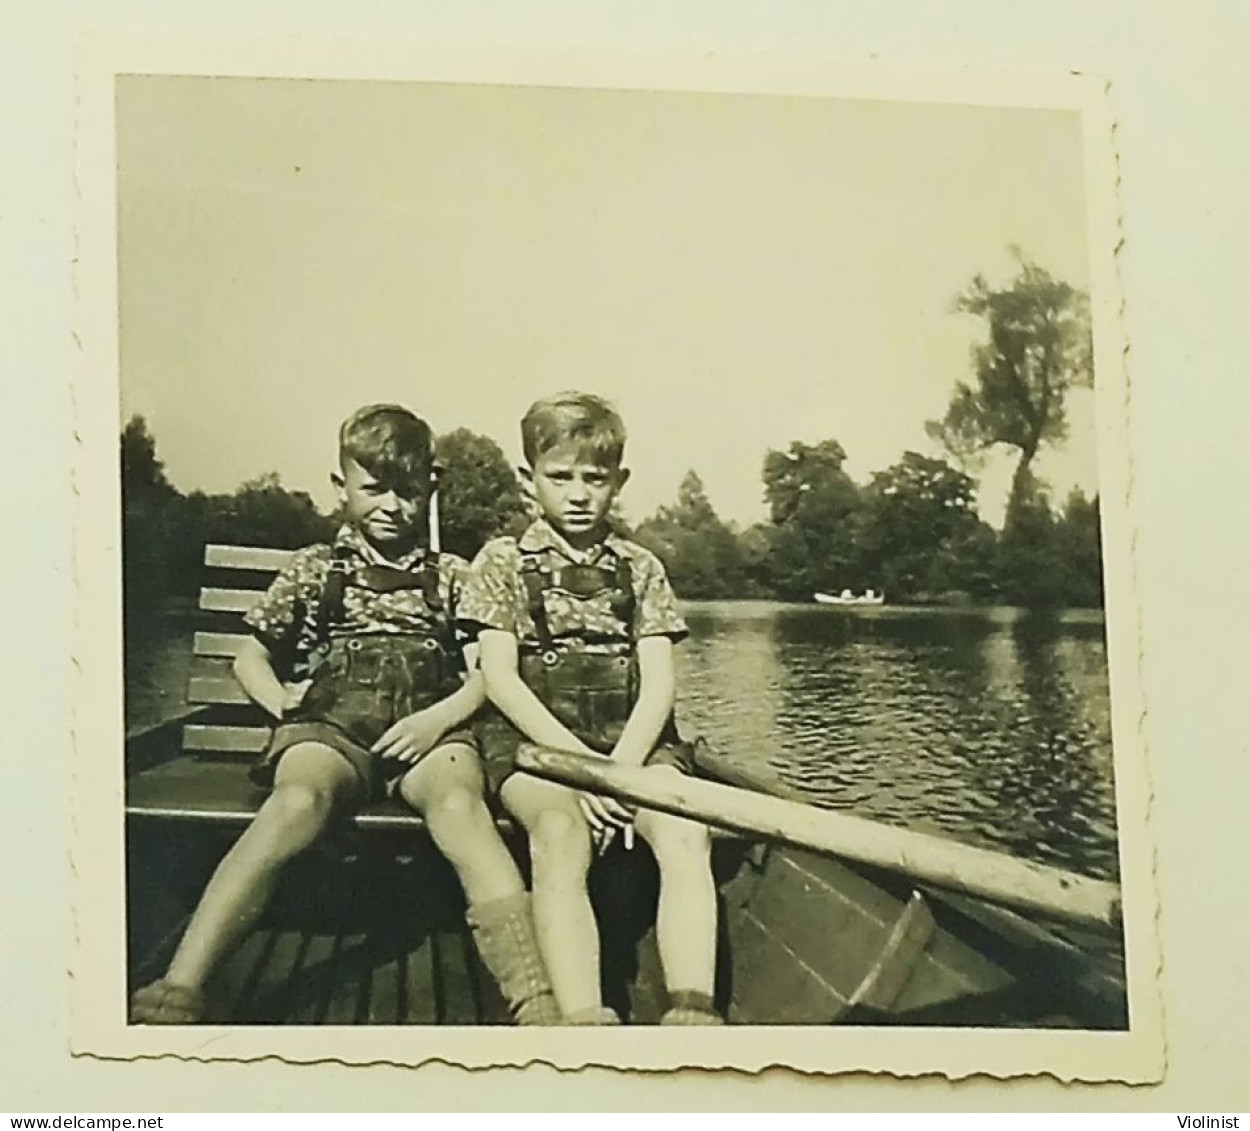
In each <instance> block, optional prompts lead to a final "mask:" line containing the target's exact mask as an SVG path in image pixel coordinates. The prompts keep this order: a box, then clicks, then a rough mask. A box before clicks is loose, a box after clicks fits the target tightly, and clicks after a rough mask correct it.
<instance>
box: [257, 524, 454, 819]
mask: <svg viewBox="0 0 1250 1131" xmlns="http://www.w3.org/2000/svg"><path fill="white" fill-rule="evenodd" d="M350 588H358V589H366V590H369V591H371V592H374V593H393V592H396V591H398V590H416V591H419V592H420V594H421V600H422V603H423V604H424V606H425V611H426V613H428V624H429V631H428V632H416V631H414V632H404V633H396V632H381V631H374V632H361V631H356V632H353V631H352V630H351V626H350V625H349V623H348V618H347V613H346V597H347V591H348V589H350ZM311 616H312V635H313V637H314V639H315V640H316V644H315V646H314V647H313V649H312V652H311V655H310V657H309V670H310V673H311V678H312V683H311V685H310V686H309V688H308V692H307V694H306V695H305V696H304V698H303V700H302V701H301V702H300V704H299V705H298V706H297V707H295V708H293V709H292V710H291V711H289V712H288V713H287V714H286V715H285V716H284V718H283V720H282V722H281V723H280V724H279V725H278V726H277V728H275V730H274V733H273V737H272V739H271V740H270V743H269V747H268V750H267V751H266V753H265V757H264V759H263V760H262V761H261V762H260V763H259V764H258V765H257V766H256V768H255V769H254V770H253V774H252V777H253V780H254V781H256V782H257V784H259V785H265V786H268V785H271V784H272V783H273V775H274V770H275V769H276V767H277V763H278V759H279V758H280V757H281V756H282V754H283V753H284V752H285V751H286V750H289V749H290V748H291V747H292V746H295V745H296V744H298V743H300V742H319V743H321V744H323V745H327V746H330V747H332V748H333V749H335V750H337V751H338V752H339V753H340V754H342V755H343V756H344V757H345V758H346V759H347V760H348V761H349V762H351V764H352V766H353V767H354V768H355V770H356V771H357V773H358V774H359V775H360V777H361V781H362V784H363V786H364V790H365V794H366V796H368V797H371V798H376V797H378V796H381V795H382V794H384V793H385V792H386V786H387V783H388V781H390V780H391V779H395V778H398V777H400V776H402V775H403V773H404V772H406V770H407V769H408V768H409V765H408V764H407V763H403V762H399V761H391V760H383V759H382V758H380V757H379V756H378V755H376V754H373V753H372V752H371V751H370V747H371V746H372V745H373V743H375V742H376V741H377V740H378V739H379V738H381V737H382V735H383V734H384V733H385V732H386V731H387V730H388V729H389V728H390V726H391V725H392V724H393V723H395V722H396V721H397V720H399V719H401V718H403V717H404V716H406V715H411V714H413V713H414V712H415V711H420V710H422V709H424V708H426V707H429V706H432V705H433V704H434V703H437V702H438V701H439V700H441V699H445V698H446V697H447V696H448V695H451V694H453V693H454V692H455V691H456V690H457V689H458V688H459V687H460V685H461V680H460V666H459V662H458V652H457V649H456V642H455V636H454V631H453V628H452V623H453V622H452V618H451V616H450V615H449V610H448V609H447V608H446V602H445V601H444V599H443V597H442V594H441V593H440V592H439V556H438V555H437V554H434V553H429V554H426V555H425V556H424V558H423V560H422V562H421V564H420V565H419V566H418V567H417V568H416V569H411V570H408V569H398V568H395V567H391V566H383V565H367V564H361V563H360V562H359V561H358V560H357V555H356V554H355V553H354V552H353V551H352V550H351V549H349V548H347V547H343V546H336V547H335V548H334V557H333V559H332V561H331V562H330V567H329V571H328V574H327V576H326V581H325V585H324V587H323V589H322V593H321V598H320V600H319V602H318V603H317V606H316V608H315V610H314V611H312V613H311ZM443 741H444V742H446V741H468V742H473V741H474V740H473V737H472V735H471V733H470V732H468V731H464V732H463V733H462V732H461V731H456V732H454V734H449V735H446V736H444V740H443Z"/></svg>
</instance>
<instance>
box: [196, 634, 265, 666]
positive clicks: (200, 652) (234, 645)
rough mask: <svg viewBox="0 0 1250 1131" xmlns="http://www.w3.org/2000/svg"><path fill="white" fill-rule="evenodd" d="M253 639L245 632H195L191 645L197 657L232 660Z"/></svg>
mask: <svg viewBox="0 0 1250 1131" xmlns="http://www.w3.org/2000/svg"><path fill="white" fill-rule="evenodd" d="M251 639H253V637H251V636H249V635H248V634H247V633H245V632H197V633H196V634H195V642H194V644H193V645H192V648H193V651H194V652H195V654H196V655H197V656H224V657H226V658H228V659H233V658H234V657H235V656H237V655H238V654H239V650H240V649H241V648H242V647H243V645H244V644H246V643H247V642H248V641H249V640H251Z"/></svg>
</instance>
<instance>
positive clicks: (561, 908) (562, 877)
mask: <svg viewBox="0 0 1250 1131" xmlns="http://www.w3.org/2000/svg"><path fill="white" fill-rule="evenodd" d="M502 796H503V803H504V805H506V806H507V808H508V810H509V811H510V812H511V813H512V814H513V815H514V816H515V817H516V818H517V820H519V821H520V822H521V824H522V825H524V827H525V831H526V832H527V833H528V834H529V841H530V859H531V862H532V865H533V873H534V925H535V927H536V928H537V931H538V945H539V948H540V949H541V951H542V955H543V959H544V961H545V962H546V965H547V970H548V972H549V973H550V975H551V983H552V987H553V988H554V990H555V995H556V1000H557V1001H558V1002H559V1004H560V1010H561V1012H562V1013H563V1014H564V1016H565V1017H566V1018H581V1017H586V1016H591V1015H596V1014H598V1013H599V1012H600V1011H601V1010H602V1006H603V1002H602V998H601V996H600V990H599V930H598V928H597V927H596V925H595V917H594V912H593V911H592V910H591V907H590V896H589V895H588V894H587V891H586V875H587V873H588V872H589V871H590V861H591V847H590V830H589V829H588V828H587V826H586V821H585V819H584V818H583V817H582V814H581V811H580V809H579V808H578V806H577V798H576V794H574V793H573V792H572V790H568V789H565V788H564V787H563V786H558V785H555V784H553V783H551V782H545V781H540V780H539V779H538V778H533V777H530V776H528V775H527V774H520V773H518V774H513V775H512V776H511V777H510V778H508V780H507V781H506V782H505V783H504V786H503V791H502Z"/></svg>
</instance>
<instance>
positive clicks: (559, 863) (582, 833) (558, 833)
mask: <svg viewBox="0 0 1250 1131" xmlns="http://www.w3.org/2000/svg"><path fill="white" fill-rule="evenodd" d="M527 829H528V832H529V837H530V854H531V856H532V857H533V861H534V867H535V868H536V869H540V870H545V871H546V870H549V871H561V872H563V871H570V872H572V871H580V872H584V871H585V870H586V869H587V868H588V867H589V866H590V830H589V829H588V828H587V827H586V822H585V821H583V820H582V819H581V818H580V817H578V816H577V815H576V814H574V813H570V812H568V811H567V810H565V809H544V810H542V811H541V812H540V813H539V814H538V815H537V816H536V817H535V818H534V820H533V821H531V822H530V823H529V825H528V826H527Z"/></svg>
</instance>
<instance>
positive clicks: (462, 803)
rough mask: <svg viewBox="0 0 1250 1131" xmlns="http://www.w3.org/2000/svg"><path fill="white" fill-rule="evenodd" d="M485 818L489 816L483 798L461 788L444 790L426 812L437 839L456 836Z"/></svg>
mask: <svg viewBox="0 0 1250 1131" xmlns="http://www.w3.org/2000/svg"><path fill="white" fill-rule="evenodd" d="M484 817H488V814H487V812H486V807H485V805H484V804H483V803H482V799H481V797H479V796H478V795H476V794H474V793H472V792H471V791H470V790H468V789H463V788H459V787H457V788H454V789H447V790H443V791H442V792H441V793H439V794H438V795H437V796H436V797H434V798H432V799H431V800H430V802H429V804H428V806H427V807H426V811H425V820H426V824H427V825H428V826H429V828H430V833H431V834H432V835H433V836H435V837H436V838H437V837H442V836H448V835H450V836H455V834H456V833H457V832H458V831H459V830H462V829H467V828H469V827H470V826H472V825H474V824H476V823H478V822H479V821H480V820H481V819H482V818H484Z"/></svg>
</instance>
